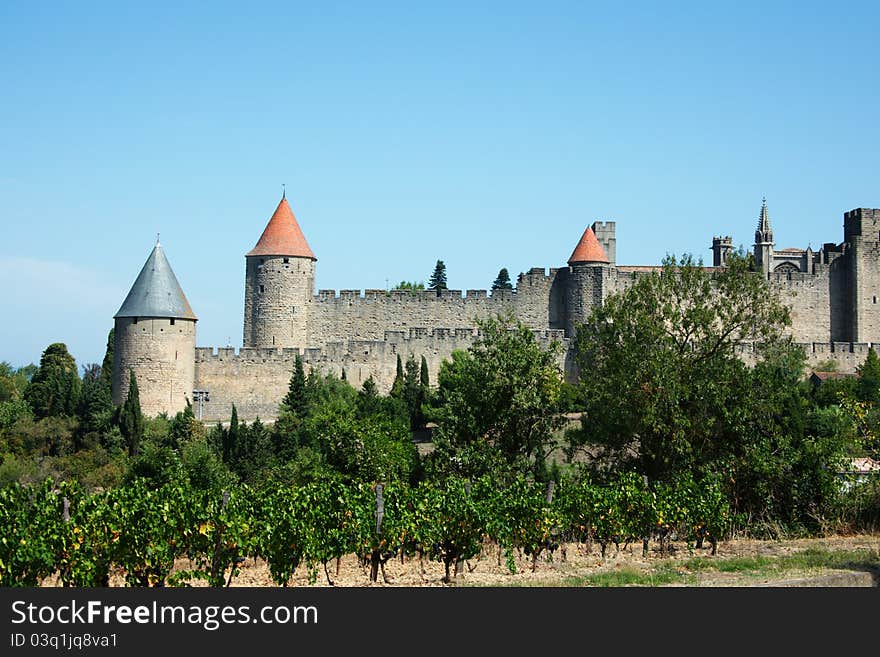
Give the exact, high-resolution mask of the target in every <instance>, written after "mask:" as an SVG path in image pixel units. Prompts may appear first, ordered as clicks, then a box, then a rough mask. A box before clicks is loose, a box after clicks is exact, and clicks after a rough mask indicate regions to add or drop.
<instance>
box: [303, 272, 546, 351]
mask: <svg viewBox="0 0 880 657" xmlns="http://www.w3.org/2000/svg"><path fill="white" fill-rule="evenodd" d="M557 272H558V270H556V269H551V270H550V274H549V275H548V273H547V271H546V270H544V269H541V268H533V269H531V270H530V271H529V272H528V273H527V274H523V275H522V276H520V278H519V280H518V282H517V289H516V291H512V290H493V291H492V292H488V291H486V290H467V291H466V292H465V293H464V294H462V291H461V290H442V291H441V292H440V294H438V293H437V292H435V291H433V290H420V291H417V292H410V291H408V290H391V291H388V292H386V291H384V290H365V291H364V292H363V294H362V293H361V291H360V290H340V291H339V293H338V294H337V293H336V291H334V290H320V291H319V292H318V294H317V296H315V297H313V298H312V300H311V304H310V305H311V308H310V310H309V321H310V326H309V331H308V333H309V341H308V343H307V344H308V345H309V346H310V347H323V346H324V345H327V344H330V343H334V342H347V341H348V340H351V339H352V338H356V339H362V340H384V339H385V333H386V332H388V331H392V332H394V331H397V332H400V331H402V332H403V333H404V334H405V335H409V333H410V330H411V329H419V330H422V331H430V330H433V329H434V328H435V327H445V328H449V329H458V328H467V329H471V328H474V327H475V326H476V322H477V321H478V320H483V319H487V318H489V317H492V316H496V315H499V314H504V313H505V312H512V313H513V314H515V315H516V317H518V318H519V319H520V320H521V321H522V322H523V323H525V324H526V325H527V326H529V327H530V328H532V329H536V330H543V329H546V328H548V327H554V328H555V326H554V323H557V324H558V323H559V321H560V320H559V317H560V316H561V315H562V310H561V308H560V303H561V299H560V298H558V297H559V295H558V293H557V292H555V291H554V285H553V284H554V280H555V278H556V275H557ZM554 295H555V296H554ZM301 344H302V343H301Z"/></svg>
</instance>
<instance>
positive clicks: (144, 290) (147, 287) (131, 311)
mask: <svg viewBox="0 0 880 657" xmlns="http://www.w3.org/2000/svg"><path fill="white" fill-rule="evenodd" d="M113 317H114V318H115V317H175V318H178V319H192V320H195V319H196V315H195V313H194V312H193V311H192V308H191V307H190V305H189V301H187V300H186V295H185V294H184V293H183V289H181V287H180V283H178V282H177V276H175V275H174V270H172V269H171V265H170V263H169V262H168V258H166V257H165V252H164V251H163V250H162V245H161V244H159V243H158V242H156V246H154V247H153V250H152V252H151V253H150V255H149V256H148V257H147V261H146V262H145V263H144V266H143V268H141V273H140V274H138V277H137V278H136V279H135V281H134V285H132V286H131V290H129V292H128V296H127V297H125V301H123V302H122V306H120V308H119V311H118V312H117V313H116V314H115V315H114V316H113Z"/></svg>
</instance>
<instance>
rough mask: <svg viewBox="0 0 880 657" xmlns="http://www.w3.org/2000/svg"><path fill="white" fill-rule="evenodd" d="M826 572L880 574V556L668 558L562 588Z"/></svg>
mask: <svg viewBox="0 0 880 657" xmlns="http://www.w3.org/2000/svg"><path fill="white" fill-rule="evenodd" d="M822 570H862V571H874V572H880V553H878V552H877V551H876V550H869V549H861V550H841V551H835V550H827V549H824V548H809V549H807V550H804V551H803V552H797V553H794V554H788V555H782V556H761V555H758V556H749V557H730V558H714V557H693V558H690V559H687V560H685V561H678V560H675V559H667V560H665V561H662V562H660V563H658V564H656V565H655V566H653V567H652V568H647V569H639V568H634V567H624V568H619V569H615V570H606V571H601V572H597V573H592V574H589V575H583V576H569V577H565V578H562V579H561V581H560V583H559V586H597V587H618V586H669V585H678V586H694V585H699V576H698V574H699V573H704V574H709V573H713V572H714V573H732V574H738V575H742V576H743V577H746V578H749V579H752V578H755V579H758V578H774V577H780V576H784V575H785V574H787V573H794V572H815V571H822ZM709 586H711V584H709Z"/></svg>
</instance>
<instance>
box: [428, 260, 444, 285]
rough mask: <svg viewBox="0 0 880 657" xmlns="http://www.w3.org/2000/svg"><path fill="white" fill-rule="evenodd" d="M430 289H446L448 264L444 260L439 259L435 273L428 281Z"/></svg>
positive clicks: (435, 266)
mask: <svg viewBox="0 0 880 657" xmlns="http://www.w3.org/2000/svg"><path fill="white" fill-rule="evenodd" d="M428 289H429V290H434V291H436V292H439V291H440V290H445V289H446V265H445V264H444V262H443V261H442V260H438V261H437V264H436V265H434V273H433V274H431V280H429V281H428Z"/></svg>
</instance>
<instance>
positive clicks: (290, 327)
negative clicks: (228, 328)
mask: <svg viewBox="0 0 880 657" xmlns="http://www.w3.org/2000/svg"><path fill="white" fill-rule="evenodd" d="M316 260H317V258H315V254H314V253H312V249H311V248H309V244H308V242H306V238H305V235H303V232H302V230H301V229H300V227H299V223H297V220H296V217H295V216H294V214H293V210H292V209H291V207H290V204H289V203H288V202H287V196H286V194H285V195H283V196H282V197H281V202H280V203H278V207H277V208H276V209H275V213H274V214H273V215H272V217H271V218H270V219H269V223H268V224H266V228H265V229H264V230H263V234H262V235H260V239H259V240H257V244H256V246H254V248H253V249H251V250H250V251H248V252H247V253H246V254H245V262H246V264H245V286H244V346H245V347H275V348H279V347H281V348H283V347H298V348H305V347H307V346H308V339H309V317H310V315H311V312H310V311H311V304H312V298H313V296H314V293H315V262H316Z"/></svg>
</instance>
